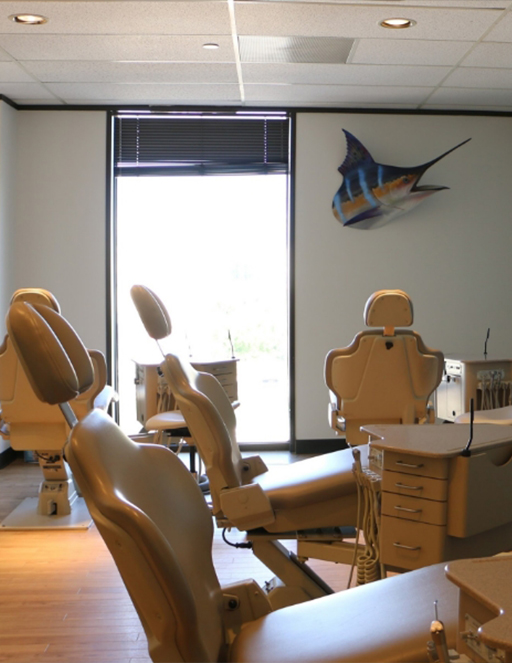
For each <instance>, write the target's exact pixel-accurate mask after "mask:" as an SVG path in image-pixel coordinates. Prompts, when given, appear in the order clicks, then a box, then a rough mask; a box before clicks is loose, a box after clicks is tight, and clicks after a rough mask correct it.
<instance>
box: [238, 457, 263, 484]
mask: <svg viewBox="0 0 512 663" xmlns="http://www.w3.org/2000/svg"><path fill="white" fill-rule="evenodd" d="M265 472H268V467H267V466H266V465H265V462H264V461H263V459H262V458H261V457H260V456H249V458H244V459H243V460H242V482H243V483H244V484H247V483H249V482H250V481H252V479H254V477H257V476H259V475H260V474H265Z"/></svg>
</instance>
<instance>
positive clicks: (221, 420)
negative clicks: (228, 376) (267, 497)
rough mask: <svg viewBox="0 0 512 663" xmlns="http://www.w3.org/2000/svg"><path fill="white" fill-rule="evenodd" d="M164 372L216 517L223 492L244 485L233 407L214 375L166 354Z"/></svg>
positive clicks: (242, 463)
mask: <svg viewBox="0 0 512 663" xmlns="http://www.w3.org/2000/svg"><path fill="white" fill-rule="evenodd" d="M162 370H163V372H164V376H165V378H166V380H167V382H168V383H169V386H170V388H171V390H172V393H173V394H174V397H175V399H176V403H177V405H178V407H179V409H180V412H181V413H182V414H183V416H184V418H185V421H186V422H187V427H188V429H189V431H190V433H191V435H192V439H193V442H194V444H195V445H196V447H197V450H198V452H199V455H200V456H201V460H202V461H203V463H204V465H205V470H206V474H207V476H208V479H209V481H210V492H211V496H212V501H213V510H214V514H217V513H218V512H219V510H220V504H219V494H220V492H221V490H222V489H223V488H235V487H237V486H240V485H242V477H243V471H244V469H243V468H244V462H243V460H242V455H241V453H240V449H239V446H238V443H237V441H236V432H235V431H236V418H235V413H234V411H233V406H232V405H231V403H230V401H229V398H228V396H227V395H226V392H225V391H224V389H223V387H222V385H221V384H220V382H219V381H218V380H217V378H216V377H215V376H213V375H210V374H209V373H200V372H198V371H196V370H195V369H194V368H193V367H192V366H191V365H190V364H189V363H188V362H181V360H180V359H179V357H178V356H177V355H174V354H172V353H167V354H166V356H165V361H164V363H163V364H162Z"/></svg>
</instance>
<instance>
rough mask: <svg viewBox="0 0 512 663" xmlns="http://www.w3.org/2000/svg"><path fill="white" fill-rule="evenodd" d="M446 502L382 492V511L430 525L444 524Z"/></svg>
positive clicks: (387, 514) (388, 514)
mask: <svg viewBox="0 0 512 663" xmlns="http://www.w3.org/2000/svg"><path fill="white" fill-rule="evenodd" d="M446 512H447V502H437V501H434V500H423V499H418V498H417V497H409V496H408V495H395V494H393V493H382V513H383V514H385V515H386V516H393V517H395V518H405V519H406V520H414V521H416V522H420V523H429V524H431V525H446Z"/></svg>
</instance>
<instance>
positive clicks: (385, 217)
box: [332, 129, 471, 228]
mask: <svg viewBox="0 0 512 663" xmlns="http://www.w3.org/2000/svg"><path fill="white" fill-rule="evenodd" d="M343 132H344V134H345V137H346V139H347V156H346V157H345V161H344V162H343V163H342V164H341V166H340V167H339V168H338V170H339V172H340V173H341V174H342V175H343V183H342V185H341V186H340V188H339V189H338V191H337V192H336V195H335V196H334V199H333V201H332V211H333V214H334V216H335V217H336V218H337V219H338V221H340V222H341V223H343V225H344V226H355V227H357V228H372V227H375V226H377V225H381V224H382V223H383V222H385V221H389V220H390V219H391V218H393V217H395V216H397V215H398V214H402V213H403V212H407V211H408V210H410V209H412V208H413V207H415V206H416V205H417V204H418V203H420V202H421V201H422V200H425V198H427V197H428V196H431V195H432V194H433V193H435V192H436V191H442V190H443V189H448V188H449V187H447V186H429V185H423V186H418V183H419V181H420V178H421V176H422V175H423V174H424V173H425V171H426V170H427V169H428V168H430V166H433V165H434V164H435V163H437V162H438V161H440V160H441V159H442V158H443V157H445V156H446V155H447V154H450V152H453V151H454V150H456V149H457V148H458V147H461V146H462V145H464V144H465V143H467V142H468V141H469V140H471V138H468V139H467V140H465V141H463V142H462V143H459V145H456V146H455V147H452V149H451V150H448V152H445V153H444V154H441V156H440V157H437V159H432V161H428V162H427V163H424V164H423V165H422V166H414V167H412V168H400V167H399V166H385V165H384V164H380V163H375V161H374V160H373V158H372V156H371V154H370V153H369V152H368V150H367V149H366V147H365V146H364V145H363V144H362V143H361V142H359V141H358V140H357V138H356V137H355V136H353V135H352V134H351V133H350V132H348V131H346V130H345V129H343Z"/></svg>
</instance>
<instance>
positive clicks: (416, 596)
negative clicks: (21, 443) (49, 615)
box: [7, 302, 458, 663]
mask: <svg viewBox="0 0 512 663" xmlns="http://www.w3.org/2000/svg"><path fill="white" fill-rule="evenodd" d="M7 324H8V330H9V335H10V338H11V339H12V342H13V344H14V345H15V347H16V351H17V353H18V354H19V357H20V361H21V362H22V364H23V367H24V369H25V371H26V373H27V376H28V378H29V380H30V382H31V384H32V386H33V389H34V391H35V393H37V394H38V397H39V398H40V399H41V400H42V401H43V402H46V403H48V404H51V405H52V406H58V407H59V408H60V409H61V411H62V412H63V414H64V415H65V416H66V418H67V421H68V424H69V426H70V427H71V433H70V436H69V440H68V442H67V444H66V447H65V454H66V458H67V460H68V462H69V464H70V466H71V468H72V470H73V473H74V475H75V477H76V480H77V482H78V484H79V486H80V488H81V491H82V494H83V495H84V498H85V500H86V503H87V506H88V508H89V511H90V513H91V515H92V517H93V519H94V522H95V524H96V526H97V528H98V530H99V532H100V534H101V536H102V537H103V539H104V541H105V543H106V545H107V547H108V549H109V550H110V552H111V554H112V556H113V558H114V561H115V563H116V565H117V567H118V569H119V572H120V574H121V577H122V578H123V581H124V583H125V585H126V587H127V590H128V592H129V594H130V597H131V599H132V601H133V604H134V606H135V608H136V610H137V612H138V614H139V617H140V620H141V622H142V625H143V627H144V631H145V633H146V636H147V639H148V645H149V653H150V656H151V659H152V660H153V661H154V662H155V663H156V662H157V661H165V662H167V663H169V662H172V661H196V662H198V661H199V662H208V661H228V660H229V661H232V662H236V661H240V662H246V663H248V662H249V661H252V662H254V663H256V662H257V663H261V661H265V662H266V663H272V662H276V663H277V662H280V663H282V662H285V661H290V662H291V661H293V662H294V663H311V662H312V661H315V662H316V663H322V662H327V661H329V662H333V661H339V662H342V661H347V662H349V661H350V662H352V663H356V662H359V661H361V662H362V661H371V662H374V663H375V662H376V661H380V662H383V663H384V662H385V661H393V662H396V663H398V662H400V661H407V662H408V663H413V662H415V661H428V660H432V659H431V658H430V656H429V655H428V654H427V641H428V640H429V639H430V632H429V626H430V624H431V622H432V620H433V618H434V603H435V602H437V603H436V605H437V606H438V610H439V618H440V619H442V620H443V622H444V626H445V632H446V640H447V646H448V647H454V645H455V635H456V627H457V611H458V590H457V589H456V587H455V586H454V585H452V584H451V583H450V582H449V581H448V580H447V579H446V578H445V576H444V571H443V565H437V566H433V567H427V568H423V569H420V570H418V571H411V572H410V573H407V574H404V575H397V576H394V577H391V578H387V579H385V580H381V581H378V582H375V583H372V584H370V585H365V586H362V587H357V588H354V589H349V590H347V591H344V592H339V593H337V594H333V595H331V596H327V597H324V598H320V599H318V600H316V601H309V602H306V603H301V604H299V605H294V606H291V607H285V608H282V609H280V610H277V611H272V609H271V606H270V604H269V602H268V600H267V598H266V596H265V593H264V592H263V591H262V589H261V588H260V587H259V586H258V585H257V584H256V583H255V582H254V581H245V582H241V583H236V584H233V585H228V586H226V587H221V586H220V585H219V582H218V579H217V576H216V573H215V569H214V565H213V561H212V557H211V544H212V535H213V523H212V519H211V517H210V513H209V510H208V507H207V505H206V504H205V501H204V497H203V495H202V493H201V491H200V489H199V487H198V486H197V484H196V482H195V481H194V480H193V478H192V477H191V475H190V472H189V471H188V469H187V468H186V467H185V466H184V465H183V463H182V462H181V460H180V459H179V457H178V456H176V455H175V454H173V453H172V452H171V451H169V450H168V449H167V448H166V447H164V446H161V445H152V444H150V445H145V444H137V443H136V442H133V441H132V440H130V438H128V437H127V436H126V435H125V434H124V433H123V432H122V431H121V430H120V428H119V427H118V426H117V424H116V423H115V422H114V421H113V420H112V418H111V417H109V416H108V415H107V414H106V413H105V412H103V411H101V410H98V409H95V410H93V411H92V412H90V413H88V414H87V415H86V417H84V418H83V419H82V420H81V421H79V422H77V421H76V418H75V417H74V414H73V412H72V409H71V408H70V407H69V404H68V401H71V400H73V399H75V398H76V397H77V396H78V394H80V392H81V391H82V390H84V389H87V388H88V386H89V384H90V382H91V379H92V367H91V364H90V359H89V356H88V353H87V351H86V349H85V348H84V347H83V345H82V344H81V343H80V341H79V339H78V337H77V336H76V334H75V332H74V330H73V329H72V328H71V327H70V326H69V325H68V324H67V323H66V321H65V320H64V319H63V318H61V317H60V316H59V314H58V313H57V312H56V311H53V310H51V309H49V308H47V307H44V306H41V305H38V304H34V305H29V304H26V303H20V302H18V303H16V304H14V305H13V306H12V307H11V309H10V311H9V316H8V323H7ZM203 398H204V397H203Z"/></svg>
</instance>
